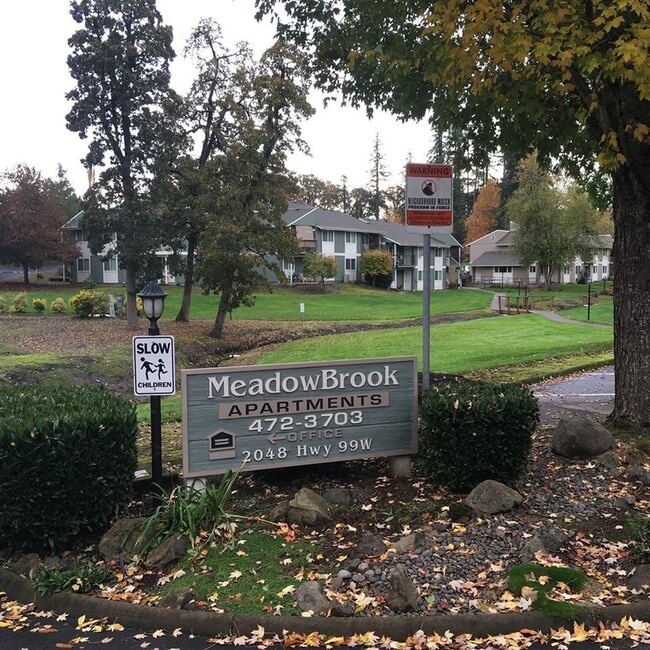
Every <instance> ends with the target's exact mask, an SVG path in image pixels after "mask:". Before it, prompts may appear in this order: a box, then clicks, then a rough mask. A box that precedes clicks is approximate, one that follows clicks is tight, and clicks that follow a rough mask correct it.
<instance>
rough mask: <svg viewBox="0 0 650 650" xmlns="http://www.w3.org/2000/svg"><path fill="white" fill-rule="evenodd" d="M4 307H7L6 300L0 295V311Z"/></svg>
mask: <svg viewBox="0 0 650 650" xmlns="http://www.w3.org/2000/svg"><path fill="white" fill-rule="evenodd" d="M5 309H7V301H6V300H5V298H4V296H0V311H4V310H5Z"/></svg>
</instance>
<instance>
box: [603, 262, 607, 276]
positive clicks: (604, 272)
mask: <svg viewBox="0 0 650 650" xmlns="http://www.w3.org/2000/svg"><path fill="white" fill-rule="evenodd" d="M606 275H607V267H606V266H605V265H604V264H603V277H605V276H606Z"/></svg>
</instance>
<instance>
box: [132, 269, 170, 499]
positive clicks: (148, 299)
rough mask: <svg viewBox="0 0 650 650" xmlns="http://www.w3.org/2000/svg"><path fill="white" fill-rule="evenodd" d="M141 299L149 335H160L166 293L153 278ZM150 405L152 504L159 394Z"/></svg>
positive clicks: (158, 456) (158, 494) (156, 489)
mask: <svg viewBox="0 0 650 650" xmlns="http://www.w3.org/2000/svg"><path fill="white" fill-rule="evenodd" d="M137 295H138V297H139V298H140V299H141V300H142V309H143V310H144V314H145V316H146V317H147V318H148V319H149V331H148V334H149V336H160V330H159V329H158V319H159V318H160V317H161V316H162V313H163V310H164V308H165V298H166V297H167V294H166V293H165V292H164V291H163V290H162V289H161V288H160V285H159V284H158V283H157V282H156V281H155V280H150V281H149V282H147V284H146V285H145V286H144V288H143V289H142V291H140V293H138V294H137ZM149 400H150V407H151V483H152V493H153V496H154V505H159V504H160V502H161V501H162V479H163V471H162V418H161V410H160V395H151V396H150V397H149Z"/></svg>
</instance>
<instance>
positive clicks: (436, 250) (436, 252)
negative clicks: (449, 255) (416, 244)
mask: <svg viewBox="0 0 650 650" xmlns="http://www.w3.org/2000/svg"><path fill="white" fill-rule="evenodd" d="M433 256H434V257H442V248H434V249H433Z"/></svg>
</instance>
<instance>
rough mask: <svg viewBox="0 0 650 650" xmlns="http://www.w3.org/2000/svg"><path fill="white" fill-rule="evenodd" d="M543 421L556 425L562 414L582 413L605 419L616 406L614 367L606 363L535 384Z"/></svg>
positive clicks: (534, 391) (563, 415)
mask: <svg viewBox="0 0 650 650" xmlns="http://www.w3.org/2000/svg"><path fill="white" fill-rule="evenodd" d="M532 390H533V393H534V394H535V396H536V397H537V399H538V401H539V407H540V413H541V417H542V422H544V423H546V424H557V422H558V420H559V419H560V418H561V417H568V416H571V415H573V416H576V415H581V416H584V417H594V418H596V419H598V420H604V419H605V418H606V417H607V416H608V415H609V414H610V413H611V411H612V409H613V408H614V368H613V367H612V366H607V367H605V368H599V369H598V370H592V371H591V372H586V373H582V374H579V375H574V376H570V377H563V378H561V379H551V380H549V381H546V382H544V383H542V384H536V385H535V386H532Z"/></svg>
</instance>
